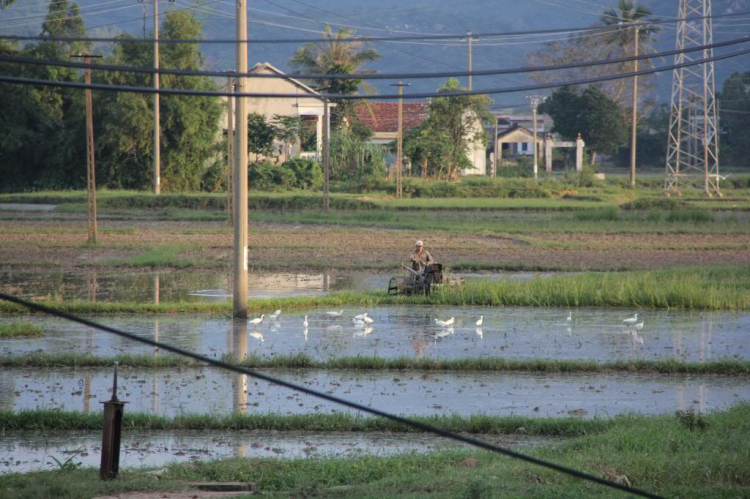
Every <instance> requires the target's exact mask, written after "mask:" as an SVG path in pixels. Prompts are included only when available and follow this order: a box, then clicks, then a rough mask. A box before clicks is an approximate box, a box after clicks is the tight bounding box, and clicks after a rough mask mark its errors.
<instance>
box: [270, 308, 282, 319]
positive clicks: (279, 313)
mask: <svg viewBox="0 0 750 499" xmlns="http://www.w3.org/2000/svg"><path fill="white" fill-rule="evenodd" d="M280 315H281V310H280V309H279V310H277V311H276V312H274V313H272V314H271V315H269V316H268V318H269V319H271V320H272V321H275V320H276V319H278V318H279V316H280Z"/></svg>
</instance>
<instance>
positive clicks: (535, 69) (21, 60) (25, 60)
mask: <svg viewBox="0 0 750 499" xmlns="http://www.w3.org/2000/svg"><path fill="white" fill-rule="evenodd" d="M749 42H750V36H745V37H741V38H734V39H731V40H726V41H723V42H716V43H713V44H709V45H700V46H692V47H687V48H684V49H680V50H668V51H664V52H654V53H652V54H639V55H637V56H628V57H620V58H616V59H599V60H595V61H581V62H570V63H566V64H553V65H547V66H522V67H517V68H504V69H483V70H477V71H465V70H464V71H450V72H448V71H441V72H431V73H373V74H369V73H368V74H364V73H363V74H358V73H350V74H312V73H311V74H303V73H301V74H287V75H283V76H282V75H277V74H258V73H253V72H248V73H237V72H234V71H205V70H186V69H165V68H159V69H155V68H153V67H138V66H123V65H118V64H86V63H85V62H78V61H57V60H50V59H36V58H33V57H14V56H9V55H0V61H3V62H8V63H14V64H31V65H43V66H47V65H49V66H60V67H72V68H79V69H86V68H88V69H92V70H100V71H120V72H133V73H147V74H154V73H158V74H171V75H177V76H210V77H228V76H242V77H247V78H262V79H283V78H295V79H304V80H351V79H357V80H397V79H425V78H448V77H461V76H472V77H473V76H477V77H479V76H494V75H502V74H521V73H541V72H547V71H560V70H564V69H576V68H584V67H591V66H606V65H611V64H622V63H625V62H631V61H636V60H637V61H641V60H646V59H658V58H664V57H670V56H673V55H678V54H687V53H691V52H700V51H704V50H713V49H718V48H722V47H728V46H732V45H738V44H742V43H749Z"/></svg>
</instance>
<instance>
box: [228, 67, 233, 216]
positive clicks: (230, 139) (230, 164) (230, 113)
mask: <svg viewBox="0 0 750 499" xmlns="http://www.w3.org/2000/svg"><path fill="white" fill-rule="evenodd" d="M227 92H228V93H230V94H231V93H233V92H234V80H233V78H232V77H231V76H227ZM233 170H234V97H227V223H228V224H229V225H232V217H233V215H232V213H233V211H232V196H234V188H233V184H232V171H233Z"/></svg>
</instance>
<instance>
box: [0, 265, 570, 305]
mask: <svg viewBox="0 0 750 499" xmlns="http://www.w3.org/2000/svg"><path fill="white" fill-rule="evenodd" d="M452 275H454V276H455V277H463V278H465V279H502V280H528V279H533V278H536V277H541V278H544V277H548V276H552V275H556V274H554V273H531V272H501V273H493V274H468V273H454V274H452ZM389 278H390V274H377V273H373V272H370V271H357V270H324V271H321V272H300V273H292V272H254V273H252V274H251V276H250V279H249V288H248V294H249V296H251V297H274V296H301V295H322V294H326V293H329V292H334V291H365V290H373V289H375V290H384V289H386V287H387V284H388V279H389ZM231 289H232V279H231V277H230V276H228V275H227V273H226V272H216V271H212V270H199V271H174V272H169V271H167V272H156V273H155V272H152V271H138V270H130V271H127V270H117V271H107V270H102V269H93V270H85V271H57V272H56V271H44V272H35V271H18V270H3V271H0V291H4V292H9V293H13V294H17V295H19V296H22V297H26V298H34V299H49V300H54V301H63V300H64V301H74V300H87V301H89V302H96V301H128V302H139V303H155V304H158V303H160V302H175V301H227V300H229V299H230V298H231Z"/></svg>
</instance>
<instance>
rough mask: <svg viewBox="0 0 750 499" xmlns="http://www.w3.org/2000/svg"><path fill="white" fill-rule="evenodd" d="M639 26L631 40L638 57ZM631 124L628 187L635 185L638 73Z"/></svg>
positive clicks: (635, 80) (636, 64)
mask: <svg viewBox="0 0 750 499" xmlns="http://www.w3.org/2000/svg"><path fill="white" fill-rule="evenodd" d="M640 32H641V27H640V26H637V25H636V27H635V37H634V40H633V44H634V49H633V55H635V56H636V57H638V37H639V36H640ZM633 72H634V73H637V72H638V59H636V60H634V61H633ZM632 119H633V124H632V130H631V132H630V134H631V137H630V187H635V147H636V132H637V128H638V127H637V120H638V75H635V76H633V118H632Z"/></svg>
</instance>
